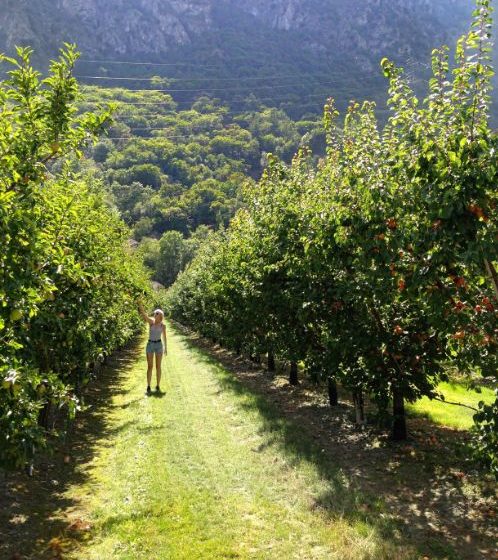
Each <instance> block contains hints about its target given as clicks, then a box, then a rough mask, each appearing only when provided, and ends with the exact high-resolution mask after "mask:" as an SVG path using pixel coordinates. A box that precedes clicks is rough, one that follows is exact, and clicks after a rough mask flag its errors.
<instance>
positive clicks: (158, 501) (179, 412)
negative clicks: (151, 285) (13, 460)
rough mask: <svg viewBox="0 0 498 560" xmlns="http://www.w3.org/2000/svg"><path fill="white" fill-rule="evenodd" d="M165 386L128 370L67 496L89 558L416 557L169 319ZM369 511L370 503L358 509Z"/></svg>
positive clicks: (138, 369) (338, 475)
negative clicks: (83, 522)
mask: <svg viewBox="0 0 498 560" xmlns="http://www.w3.org/2000/svg"><path fill="white" fill-rule="evenodd" d="M169 348H170V356H168V358H167V360H166V367H165V381H164V386H163V389H164V390H165V395H164V396H163V397H162V398H157V397H150V398H146V397H145V396H144V388H145V387H144V383H143V381H144V366H145V364H144V359H140V360H139V361H138V363H136V364H135V365H134V366H133V367H132V368H131V369H130V372H129V375H128V377H127V380H126V382H125V385H124V387H123V389H124V391H123V392H122V393H121V394H119V395H117V396H116V397H115V398H114V402H113V406H112V408H111V410H110V411H109V413H108V425H109V433H108V434H107V435H106V436H104V437H102V438H101V440H100V441H97V442H96V443H95V445H96V451H97V453H96V455H95V458H94V460H93V462H92V464H91V466H90V468H89V467H88V466H87V467H85V468H86V470H87V471H88V470H89V471H90V473H89V474H90V478H89V480H88V481H87V482H85V483H84V484H78V485H74V486H73V487H72V488H71V489H70V490H69V492H68V496H69V497H70V498H71V499H72V500H74V501H76V502H78V503H80V504H81V508H80V510H79V511H78V516H82V517H84V518H85V519H88V520H89V522H90V523H91V526H92V535H91V537H92V538H91V540H90V542H82V543H81V544H80V546H79V548H78V550H76V551H74V552H73V553H72V554H71V555H70V556H69V557H70V558H74V559H85V560H97V559H98V560H107V559H109V560H110V559H115V558H116V559H126V560H128V559H129V560H140V559H147V560H154V559H155V560H166V559H167V560H180V559H182V560H195V559H213V560H219V559H226V558H239V559H268V558H272V559H276V560H278V559H282V560H284V559H285V560H292V559H301V558H306V559H310V560H312V559H316V560H320V559H323V560H325V559H326V560H339V559H340V560H375V559H386V560H389V559H392V560H394V559H396V560H411V559H412V558H417V557H418V555H417V552H416V551H415V550H414V549H413V548H411V547H403V548H402V549H401V548H400V547H399V546H398V544H397V543H396V539H395V538H394V536H393V535H394V532H395V531H396V523H395V522H394V521H393V520H392V518H391V516H389V515H387V514H386V513H385V511H381V509H379V507H378V506H377V502H378V500H377V499H376V498H375V497H368V496H364V495H361V494H359V493H358V492H357V491H355V490H353V489H352V488H351V486H350V481H348V480H347V479H346V477H345V476H344V474H343V473H342V472H341V471H340V470H339V469H338V468H337V467H336V466H334V464H332V463H330V461H329V462H328V463H326V462H324V461H325V460H324V459H322V458H321V457H322V454H321V453H320V449H316V448H315V447H314V444H313V442H311V441H308V440H307V439H306V438H305V437H304V435H303V433H302V432H300V431H299V430H297V429H296V426H295V425H294V424H292V423H291V422H289V421H288V420H287V419H285V418H282V417H279V416H278V415H277V414H276V412H275V410H274V409H273V408H272V405H271V404H269V403H268V402H267V401H265V400H264V399H263V398H262V397H261V396H258V395H255V394H252V393H250V392H249V391H248V390H247V389H245V388H244V387H242V386H241V385H240V384H239V383H238V382H237V380H236V379H235V378H234V376H233V375H231V374H229V373H228V372H227V371H226V370H224V369H223V368H221V367H220V366H218V365H216V364H213V363H210V362H209V360H207V359H206V358H205V357H204V356H203V354H202V352H198V351H196V350H195V349H192V348H189V347H188V345H187V344H186V343H185V339H184V338H183V337H181V336H179V335H177V334H175V332H174V330H173V329H171V330H170V341H169ZM365 512H367V513H365Z"/></svg>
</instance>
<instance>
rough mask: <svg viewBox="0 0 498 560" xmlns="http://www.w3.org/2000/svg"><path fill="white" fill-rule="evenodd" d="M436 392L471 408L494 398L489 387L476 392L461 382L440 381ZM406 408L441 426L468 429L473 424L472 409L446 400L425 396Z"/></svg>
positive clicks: (489, 401) (448, 399)
mask: <svg viewBox="0 0 498 560" xmlns="http://www.w3.org/2000/svg"><path fill="white" fill-rule="evenodd" d="M438 392H439V393H441V394H442V395H444V398H445V399H446V400H447V401H452V402H456V403H461V404H465V405H467V406H471V407H473V408H477V407H478V405H479V402H480V401H484V402H485V403H487V404H489V403H491V402H493V401H494V399H495V396H494V392H493V391H492V390H491V389H488V388H486V387H483V388H482V389H481V392H477V391H476V390H474V389H469V388H468V387H466V386H465V385H464V384H463V383H456V382H455V383H441V385H440V386H439V387H438ZM408 410H409V412H410V413H412V414H415V415H421V416H425V417H427V418H429V419H430V420H431V421H432V422H435V423H437V424H441V425H442V426H448V427H451V428H457V429H459V430H468V429H470V428H471V427H472V426H473V425H474V420H473V416H474V414H475V411H474V410H471V409H470V408H465V407H462V406H455V405H453V404H449V403H447V402H441V401H435V400H430V399H429V398H427V397H424V398H423V399H420V400H419V401H417V402H416V403H414V404H412V405H409V406H408Z"/></svg>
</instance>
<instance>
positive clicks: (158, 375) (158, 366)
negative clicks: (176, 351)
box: [156, 354, 163, 387]
mask: <svg viewBox="0 0 498 560" xmlns="http://www.w3.org/2000/svg"><path fill="white" fill-rule="evenodd" d="M162 361H163V355H162V354H156V379H157V386H158V387H160V386H161V362H162Z"/></svg>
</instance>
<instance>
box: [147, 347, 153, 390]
mask: <svg viewBox="0 0 498 560" xmlns="http://www.w3.org/2000/svg"><path fill="white" fill-rule="evenodd" d="M153 367H154V354H149V353H147V387H150V384H151V381H152V368H153Z"/></svg>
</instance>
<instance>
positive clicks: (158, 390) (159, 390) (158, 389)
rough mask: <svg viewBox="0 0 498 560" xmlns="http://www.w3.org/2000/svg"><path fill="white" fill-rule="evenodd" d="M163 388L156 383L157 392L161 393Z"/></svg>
mask: <svg viewBox="0 0 498 560" xmlns="http://www.w3.org/2000/svg"><path fill="white" fill-rule="evenodd" d="M160 392H161V389H160V388H159V385H156V393H160Z"/></svg>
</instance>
